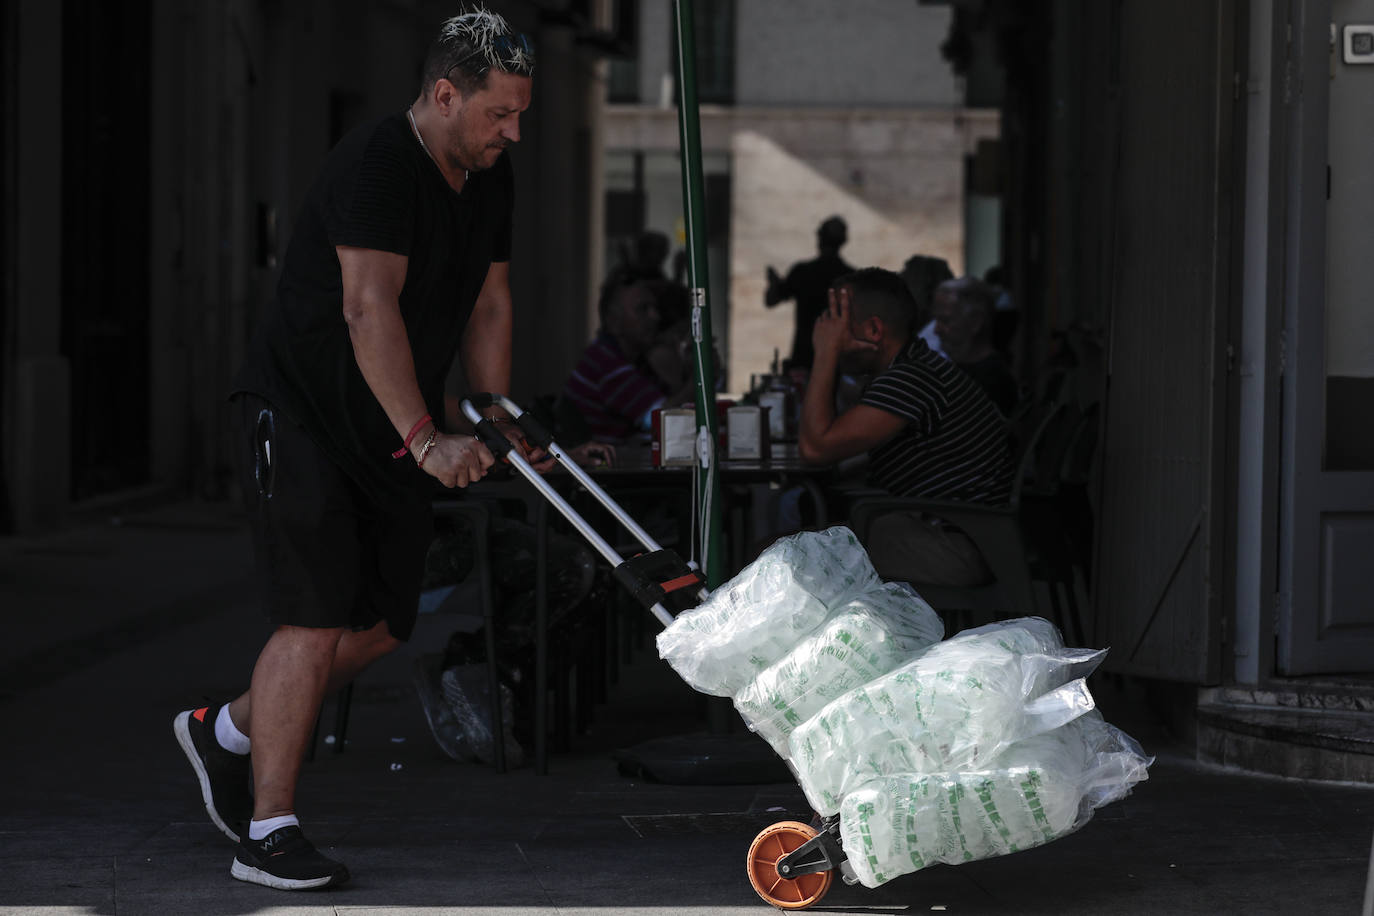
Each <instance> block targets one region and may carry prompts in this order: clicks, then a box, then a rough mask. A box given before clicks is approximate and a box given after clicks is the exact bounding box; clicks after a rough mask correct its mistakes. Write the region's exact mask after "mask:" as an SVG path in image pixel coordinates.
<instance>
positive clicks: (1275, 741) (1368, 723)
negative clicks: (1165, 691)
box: [1197, 691, 1374, 784]
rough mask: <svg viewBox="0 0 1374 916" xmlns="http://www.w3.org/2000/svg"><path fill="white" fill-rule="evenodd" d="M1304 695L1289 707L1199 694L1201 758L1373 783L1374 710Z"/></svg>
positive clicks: (1281, 773) (1295, 774) (1243, 766)
mask: <svg viewBox="0 0 1374 916" xmlns="http://www.w3.org/2000/svg"><path fill="white" fill-rule="evenodd" d="M1204 693H1206V691H1204ZM1265 699H1268V697H1265ZM1305 699H1306V700H1307V701H1309V702H1307V703H1306V705H1304V704H1303V703H1294V704H1292V705H1289V704H1285V703H1256V702H1244V701H1235V700H1230V701H1221V700H1220V698H1219V697H1218V696H1217V695H1216V694H1215V693H1213V694H1212V695H1210V696H1208V697H1206V698H1205V699H1204V698H1203V697H1199V703H1198V707H1197V726H1198V738H1197V752H1198V758H1199V759H1200V760H1205V761H1209V762H1212V763H1218V764H1221V765H1223V766H1230V767H1236V768H1238V769H1242V770H1248V771H1251V772H1257V773H1272V774H1274V775H1278V776H1289V777H1296V778H1299V779H1319V780H1327V781H1335V782H1358V783H1369V784H1374V709H1368V708H1364V707H1363V706H1362V705H1360V704H1358V703H1357V704H1354V706H1353V708H1352V706H1350V705H1337V706H1335V707H1334V708H1333V707H1332V706H1328V705H1312V704H1311V702H1310V701H1311V700H1312V699H1313V698H1312V697H1307V698H1305ZM1330 699H1331V700H1332V701H1333V702H1334V701H1335V697H1334V696H1333V697H1331V698H1330Z"/></svg>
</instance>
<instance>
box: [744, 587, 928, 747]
mask: <svg viewBox="0 0 1374 916" xmlns="http://www.w3.org/2000/svg"><path fill="white" fill-rule="evenodd" d="M944 635H945V628H944V624H943V623H942V622H941V620H940V618H939V617H938V616H937V615H936V613H935V612H934V611H933V610H931V607H930V605H929V604H926V602H925V601H924V600H922V599H921V597H920V596H919V595H917V594H916V592H915V591H914V590H913V589H912V588H911V586H909V585H907V584H906V583H904V582H891V583H888V584H886V585H882V586H879V587H878V588H876V589H874V590H872V591H868V592H864V593H863V594H861V595H859V596H858V597H856V598H854V599H853V600H852V601H850V602H849V603H848V604H845V605H844V606H843V607H840V608H838V609H837V612H836V615H835V616H834V617H832V618H831V619H830V621H829V622H827V623H826V624H824V625H823V626H821V627H820V629H818V630H816V631H815V632H813V633H812V634H811V635H810V636H807V637H806V638H804V639H803V640H802V641H801V642H799V643H798V644H797V645H796V646H794V647H793V649H792V651H790V652H788V653H787V654H786V655H785V656H783V657H782V658H781V659H779V660H778V661H776V662H774V663H773V664H772V665H769V666H768V667H767V668H765V669H764V670H763V671H761V672H759V674H758V676H757V677H755V678H754V679H753V680H752V681H750V682H749V683H748V684H746V685H745V686H744V687H743V688H742V689H741V690H740V691H739V693H737V694H735V709H737V710H738V711H739V713H740V715H741V716H742V717H743V718H744V721H745V723H746V724H748V726H749V727H750V728H752V729H753V730H754V731H756V732H758V733H759V734H760V735H761V736H763V738H764V739H766V740H767V741H768V743H769V744H771V745H773V748H774V749H775V750H776V751H777V752H778V753H779V754H781V755H782V756H784V757H786V756H787V736H788V735H789V734H791V732H792V729H794V728H796V727H797V726H798V725H800V724H801V723H802V722H804V721H805V720H807V719H809V718H811V716H813V715H815V714H816V713H817V712H819V711H820V710H821V708H822V707H823V706H825V704H826V703H829V702H830V701H831V700H833V699H835V698H836V697H839V696H841V695H842V694H844V693H846V692H848V691H850V690H852V689H854V688H855V687H858V686H859V685H861V684H865V683H867V682H868V681H871V680H873V679H874V678H876V677H878V676H879V675H882V674H886V673H887V672H889V671H891V670H892V669H894V668H896V667H898V666H899V665H902V664H904V663H905V662H908V661H910V660H911V658H912V656H913V655H915V654H916V653H918V652H923V651H925V650H926V649H928V648H929V647H930V646H931V645H933V644H935V643H937V642H939V641H940V639H941V638H942V637H943V636H944Z"/></svg>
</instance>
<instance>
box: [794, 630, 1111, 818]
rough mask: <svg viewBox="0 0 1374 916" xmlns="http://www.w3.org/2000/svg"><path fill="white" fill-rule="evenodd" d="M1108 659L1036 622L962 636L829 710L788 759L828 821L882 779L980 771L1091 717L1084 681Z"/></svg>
mask: <svg viewBox="0 0 1374 916" xmlns="http://www.w3.org/2000/svg"><path fill="white" fill-rule="evenodd" d="M1105 654H1106V650H1091V649H1066V648H1064V643H1063V640H1062V639H1061V638H1060V636H1059V631H1058V630H1056V629H1055V627H1054V625H1053V624H1051V623H1050V622H1049V621H1047V620H1043V619H1041V618H1039V617H1022V618H1018V619H1016V620H1007V621H1001V622H999V623H994V624H989V625H987V626H984V627H978V628H977V629H973V630H966V631H964V632H962V633H960V634H958V635H957V636H954V637H953V638H951V639H947V640H945V641H944V642H941V643H937V644H936V645H934V646H932V647H931V648H929V649H927V650H926V651H925V652H924V653H923V654H921V655H919V656H917V657H916V658H915V659H913V660H912V661H910V662H907V663H906V664H904V665H902V666H901V667H899V668H897V669H896V670H894V671H891V672H889V673H888V674H885V675H882V676H881V677H878V678H876V679H875V680H872V681H870V682H868V683H867V684H864V685H863V686H861V687H856V688H855V689H854V690H851V691H850V692H848V693H846V694H844V695H843V696H841V697H839V698H838V699H836V700H833V701H831V702H830V703H829V704H827V705H826V706H825V707H824V708H823V709H821V711H820V712H818V713H817V714H816V715H814V716H813V717H811V718H810V719H807V720H806V721H804V722H802V723H801V724H800V725H798V726H797V727H796V728H795V729H794V730H793V732H792V734H791V736H790V737H789V738H788V752H787V757H788V758H789V760H790V762H791V764H792V767H793V769H794V770H795V771H796V773H797V780H798V782H799V783H800V784H801V787H802V790H803V791H804V792H805V793H806V797H807V800H808V801H810V803H811V805H812V807H814V808H815V809H816V811H818V812H820V813H821V814H826V815H829V814H834V813H835V812H836V811H838V810H839V805H840V800H841V799H842V798H843V797H844V796H845V794H846V793H848V792H850V791H852V790H853V789H855V788H857V787H858V786H860V785H862V784H863V783H866V782H868V781H869V780H871V779H874V778H877V777H881V776H887V775H891V774H894V773H941V772H945V771H951V770H976V769H979V768H982V767H984V766H986V765H988V762H989V761H990V760H992V759H993V758H994V757H995V756H996V755H997V754H998V752H1000V751H1001V749H1002V748H1003V747H1005V746H1006V745H1007V744H1009V743H1011V742H1013V741H1018V740H1021V739H1023V738H1027V737H1029V736H1031V735H1035V734H1038V733H1041V732H1045V731H1048V730H1050V729H1052V728H1056V727H1058V726H1060V725H1063V724H1064V723H1065V722H1068V721H1071V720H1072V719H1074V718H1077V717H1078V716H1081V715H1082V714H1083V713H1084V712H1087V711H1088V710H1090V709H1092V708H1093V705H1094V704H1093V699H1092V695H1091V694H1090V693H1089V692H1088V690H1087V686H1086V684H1085V683H1084V682H1083V680H1082V678H1083V677H1085V676H1086V675H1087V674H1089V673H1090V672H1091V671H1092V669H1093V668H1095V667H1096V666H1097V664H1098V663H1099V662H1100V661H1101V659H1102V657H1103V656H1104V655H1105Z"/></svg>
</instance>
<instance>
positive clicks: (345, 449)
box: [233, 114, 514, 502]
mask: <svg viewBox="0 0 1374 916" xmlns="http://www.w3.org/2000/svg"><path fill="white" fill-rule="evenodd" d="M513 198H514V185H513V180H512V175H511V167H510V161H509V158H508V157H507V156H505V155H503V156H501V158H500V159H498V160H497V162H496V164H495V166H493V167H492V168H491V169H488V170H487V171H484V172H477V173H474V174H472V175H471V176H470V177H469V178H468V180H467V182H466V184H465V185H464V186H463V191H462V193H461V194H459V193H456V192H454V191H453V189H452V188H450V187H449V185H448V183H447V182H446V181H445V180H444V177H443V175H442V173H440V171H439V168H438V166H436V165H435V164H434V162H433V161H432V160H431V159H430V158H429V156H428V154H426V153H425V151H424V150H423V149H422V148H421V147H420V144H419V143H418V142H417V141H416V139H415V135H414V134H413V133H411V130H410V124H409V122H408V121H407V119H406V117H405V115H404V114H398V115H389V116H387V117H385V118H382V119H381V120H379V121H373V122H371V123H368V124H365V125H363V126H362V127H360V128H358V129H357V130H355V131H353V132H352V133H350V134H349V135H348V136H346V137H345V138H344V139H343V140H342V141H340V143H339V145H338V146H336V147H335V148H334V150H333V151H332V152H331V153H330V154H329V157H328V159H327V160H326V161H325V164H324V167H323V169H322V170H321V172H320V175H319V177H318V178H317V179H316V181H315V184H314V186H313V187H311V189H310V191H309V193H308V194H307V195H306V199H305V205H304V207H303V208H302V212H301V214H300V216H299V219H298V220H297V223H296V226H295V229H294V231H293V232H292V237H291V243H290V245H289V246H288V248H287V251H286V258H285V260H284V262H283V265H282V273H281V280H280V282H279V283H278V286H277V296H276V299H275V301H274V302H273V303H272V304H271V306H270V307H269V308H268V309H267V310H266V312H265V313H264V314H263V316H262V317H261V320H260V321H259V324H258V328H257V332H256V334H255V335H254V337H253V340H252V342H251V343H250V345H249V347H248V352H247V354H246V356H245V358H244V362H243V365H242V367H241V368H240V369H239V372H238V375H237V376H236V377H235V379H234V384H233V390H234V391H235V392H239V391H251V392H253V393H255V394H258V395H260V396H262V397H264V398H266V399H267V400H268V401H270V402H271V403H272V404H273V405H275V406H276V407H277V408H278V409H280V410H282V411H284V412H285V413H286V414H287V415H288V416H289V417H290V418H292V419H293V420H295V421H296V422H298V423H299V424H300V425H301V426H303V427H304V428H305V430H306V432H308V433H309V434H310V436H311V438H312V439H314V440H315V442H316V443H317V444H318V445H319V446H320V448H321V449H322V450H323V451H324V452H325V454H327V455H329V457H330V458H331V459H332V460H334V461H335V462H337V463H338V464H339V466H340V467H342V468H343V469H344V471H345V472H347V473H348V474H349V475H350V476H351V477H352V478H353V479H354V480H356V481H357V482H358V483H359V485H360V486H361V487H362V488H363V489H364V490H365V491H367V492H368V493H371V494H372V495H373V496H374V497H375V498H376V499H377V500H378V501H379V502H380V501H387V500H393V499H404V498H408V497H421V496H426V495H427V494H429V493H430V492H431V491H432V489H433V487H432V479H431V478H430V477H429V475H427V474H425V473H424V471H422V470H420V469H419V468H417V467H416V466H415V461H414V460H413V459H412V458H411V457H410V455H409V454H406V455H404V456H402V457H401V458H392V457H391V455H392V453H393V452H395V451H396V450H397V449H399V448H400V447H401V439H400V437H399V436H397V434H396V430H395V428H394V427H393V426H392V425H391V421H390V420H389V419H388V418H387V415H386V412H385V411H384V410H382V406H381V404H379V403H378V402H377V399H376V397H375V396H374V395H373V394H372V390H371V389H370V388H369V387H368V386H367V382H366V381H365V380H364V379H363V375H362V371H361V370H360V369H359V368H358V363H357V360H356V358H355V357H354V354H353V345H352V342H351V341H350V339H349V336H348V326H347V325H346V324H345V322H344V317H343V283H342V280H341V272H340V268H339V258H338V253H337V252H336V251H335V250H334V249H335V246H337V245H347V246H352V247H358V248H370V249H375V250H379V251H389V252H394V253H396V254H402V255H406V256H407V258H408V263H407V268H406V279H405V284H404V286H403V287H402V289H401V294H400V308H401V317H402V319H403V320H404V322H405V326H406V331H407V336H408V337H409V339H410V349H411V354H412V356H413V357H414V360H415V374H416V378H417V379H418V380H419V383H420V391H421V393H422V394H423V396H424V399H425V404H426V406H427V409H428V410H429V412H430V414H431V415H432V416H434V417H438V418H442V417H443V387H444V378H445V376H446V375H447V373H448V371H449V368H450V367H451V365H452V364H453V360H454V357H455V355H456V354H457V350H458V344H459V343H460V341H461V339H462V335H463V329H464V327H465V325H466V324H467V320H468V317H469V316H470V315H471V314H472V308H473V304H474V302H475V301H476V298H477V294H478V293H479V292H480V291H481V289H482V284H483V283H484V282H485V280H486V276H487V271H488V269H489V268H490V266H491V264H492V263H493V262H502V261H509V260H510V249H511V207H512V203H513ZM417 419H418V418H417Z"/></svg>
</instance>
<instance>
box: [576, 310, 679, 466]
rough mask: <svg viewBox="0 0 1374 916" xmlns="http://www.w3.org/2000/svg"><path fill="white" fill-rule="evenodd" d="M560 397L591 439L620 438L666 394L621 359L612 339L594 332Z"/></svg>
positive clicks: (604, 334)
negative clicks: (574, 411)
mask: <svg viewBox="0 0 1374 916" xmlns="http://www.w3.org/2000/svg"><path fill="white" fill-rule="evenodd" d="M563 396H564V397H565V398H567V399H568V400H569V401H571V402H572V403H573V405H575V406H576V407H577V409H578V410H579V411H581V413H582V416H583V417H584V418H586V420H587V426H588V428H589V429H590V431H591V434H592V438H593V439H597V440H598V441H603V442H604V441H607V440H616V439H624V438H625V437H626V436H628V435H629V434H630V433H632V432H634V430H635V428H636V427H637V426H638V427H640V428H647V423H645V422H643V421H644V420H645V418H646V416H647V415H648V413H649V412H650V411H651V410H653V409H654V408H655V407H658V406H660V405H661V404H662V403H663V401H664V399H665V398H666V397H667V395H666V393H665V392H664V391H663V389H662V388H660V387H659V385H658V383H657V382H655V381H654V380H653V379H652V378H650V377H649V375H647V374H646V373H645V372H643V371H641V370H640V369H638V368H637V367H636V366H635V365H634V364H632V363H631V362H630V361H629V360H627V359H626V358H625V354H624V353H622V352H621V350H620V347H619V345H617V344H616V342H615V339H614V338H613V337H611V336H610V335H609V334H606V333H604V332H603V333H601V334H598V335H597V337H596V340H594V341H592V342H591V343H590V344H588V345H587V349H586V350H585V351H583V353H582V359H580V360H579V361H578V363H577V366H576V367H575V368H574V369H573V371H572V375H570V376H568V380H567V381H566V382H565V383H564V384H563Z"/></svg>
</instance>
